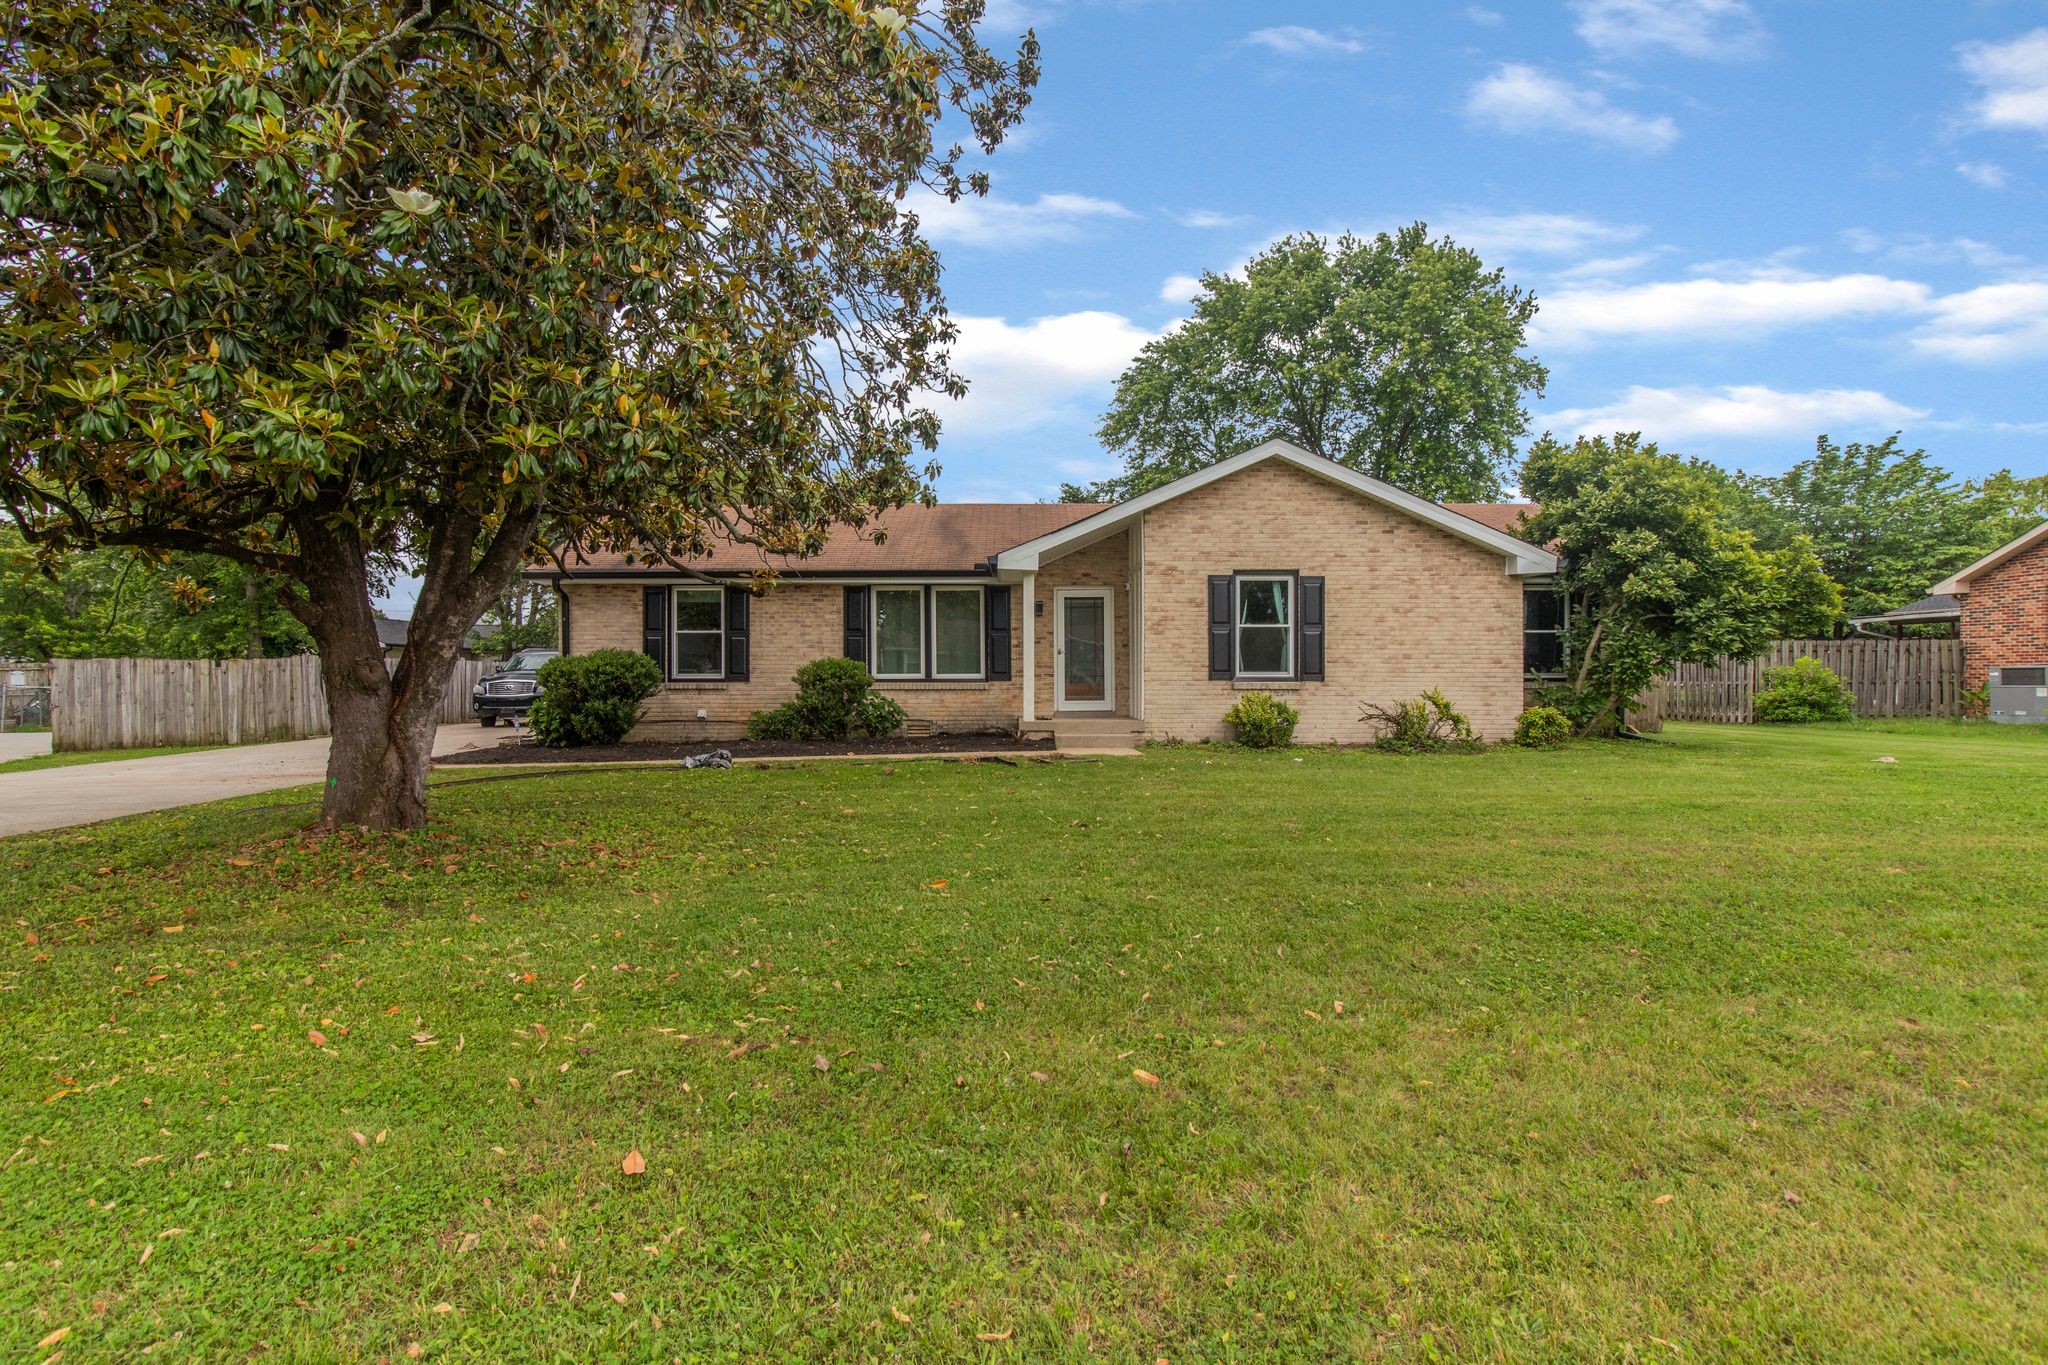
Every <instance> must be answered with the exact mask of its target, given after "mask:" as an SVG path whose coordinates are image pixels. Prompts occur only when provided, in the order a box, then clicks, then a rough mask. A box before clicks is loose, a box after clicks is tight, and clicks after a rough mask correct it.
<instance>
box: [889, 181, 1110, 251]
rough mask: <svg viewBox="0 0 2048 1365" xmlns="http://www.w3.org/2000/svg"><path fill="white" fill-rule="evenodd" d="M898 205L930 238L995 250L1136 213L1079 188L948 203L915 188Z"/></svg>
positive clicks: (1069, 237) (1059, 238) (1068, 235)
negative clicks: (1069, 191)
mask: <svg viewBox="0 0 2048 1365" xmlns="http://www.w3.org/2000/svg"><path fill="white" fill-rule="evenodd" d="M904 207H906V208H908V209H910V210H911V211H912V212H914V213H916V214H917V217H918V221H919V223H920V224H922V226H923V228H924V235H925V237H926V238H927V239H929V240H931V241H933V242H937V243H940V244H946V243H952V244H954V245H958V246H977V247H991V248H995V249H999V250H1000V249H1010V248H1017V247H1031V246H1040V245H1043V244H1044V243H1046V242H1071V241H1074V240H1076V239H1078V238H1080V237H1081V236H1083V235H1084V234H1085V233H1086V232H1087V230H1088V229H1089V228H1090V227H1091V226H1094V225H1096V224H1099V223H1102V222H1105V221H1113V220H1116V219H1120V218H1136V217H1137V216H1138V215H1137V214H1135V213H1133V212H1131V210H1129V209H1127V208H1125V207H1124V206H1123V205H1122V204H1119V203H1116V202H1114V201H1113V200H1109V199H1096V198H1093V197H1091V196H1089V195H1085V194H1041V195H1039V196H1038V198H1036V199H1034V200H1032V201H1030V202H1028V203H1025V202H1020V201H1017V200H1010V199H999V198H997V197H996V196H994V195H988V196H986V197H980V196H975V195H971V194H970V195H962V196H961V198H960V199H959V201H958V202H957V203H949V202H948V201H947V199H946V197H945V196H944V195H942V194H935V193H933V192H932V191H929V190H918V191H915V192H914V193H913V194H912V195H911V196H910V198H909V199H908V200H907V201H906V202H905V205H904Z"/></svg>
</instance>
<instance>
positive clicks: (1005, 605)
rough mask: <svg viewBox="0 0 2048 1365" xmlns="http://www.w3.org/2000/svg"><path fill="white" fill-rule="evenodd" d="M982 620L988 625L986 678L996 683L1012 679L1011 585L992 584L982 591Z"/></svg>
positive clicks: (985, 646)
mask: <svg viewBox="0 0 2048 1365" xmlns="http://www.w3.org/2000/svg"><path fill="white" fill-rule="evenodd" d="M981 606H982V620H983V621H985V622H986V623H987V625H988V631H987V634H988V639H987V641H986V642H985V645H984V648H985V649H986V651H987V655H988V662H987V663H986V665H985V667H986V669H987V674H986V676H987V677H989V678H991V679H993V680H994V681H996V682H1008V681H1009V679H1010V585H1009V584H1007V583H997V584H991V585H990V586H988V587H987V588H984V589H982V599H981Z"/></svg>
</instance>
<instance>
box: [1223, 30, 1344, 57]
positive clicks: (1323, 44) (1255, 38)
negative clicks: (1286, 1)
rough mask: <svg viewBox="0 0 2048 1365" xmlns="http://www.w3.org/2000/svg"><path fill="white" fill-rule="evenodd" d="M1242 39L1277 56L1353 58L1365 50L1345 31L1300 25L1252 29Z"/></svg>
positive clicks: (1249, 44)
mask: <svg viewBox="0 0 2048 1365" xmlns="http://www.w3.org/2000/svg"><path fill="white" fill-rule="evenodd" d="M1244 41H1245V43H1246V44H1247V45H1248V46H1251V47H1262V48H1264V49H1266V51H1268V52H1271V53H1273V54H1274V55H1275V56H1280V57H1355V56H1357V55H1358V54H1359V53H1361V52H1363V51H1365V44H1364V43H1362V42H1360V41H1359V40H1358V39H1356V38H1354V37H1351V36H1350V35H1349V34H1348V33H1326V32H1324V31H1323V30H1322V29H1319V28H1309V27H1307V26H1305V25H1302V24H1281V25H1279V26H1278V27H1276V28H1261V29H1254V30H1253V31H1252V32H1250V33H1247V34H1245V35H1244Z"/></svg>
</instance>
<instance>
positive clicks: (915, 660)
mask: <svg viewBox="0 0 2048 1365" xmlns="http://www.w3.org/2000/svg"><path fill="white" fill-rule="evenodd" d="M868 596H869V598H870V599H871V600H872V602H873V606H872V607H871V609H870V610H871V613H872V616H873V619H872V620H871V621H870V623H869V624H870V626H871V628H872V632H873V634H872V638H873V640H874V646H873V648H874V654H875V676H876V677H877V678H922V677H923V676H924V589H923V588H884V587H877V588H875V589H874V590H873V591H872V592H870V593H869V594H868Z"/></svg>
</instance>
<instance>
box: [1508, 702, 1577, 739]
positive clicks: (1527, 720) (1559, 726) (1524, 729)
mask: <svg viewBox="0 0 2048 1365" xmlns="http://www.w3.org/2000/svg"><path fill="white" fill-rule="evenodd" d="M1571 737H1572V721H1571V717H1570V716H1567V715H1566V714H1565V713H1564V712H1562V711H1560V710H1558V709H1557V708H1556V707H1555V706H1532V707H1530V708H1529V709H1528V710H1526V711H1524V712H1522V714H1521V715H1519V716H1516V717H1515V743H1517V744H1519V745H1521V746H1522V747H1523V748H1524V749H1558V748H1562V747H1563V746H1564V743H1565V741H1567V740H1569V739H1570V738H1571Z"/></svg>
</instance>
